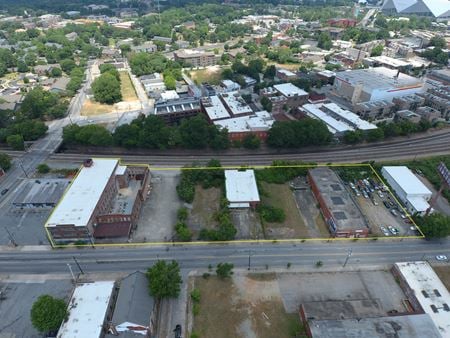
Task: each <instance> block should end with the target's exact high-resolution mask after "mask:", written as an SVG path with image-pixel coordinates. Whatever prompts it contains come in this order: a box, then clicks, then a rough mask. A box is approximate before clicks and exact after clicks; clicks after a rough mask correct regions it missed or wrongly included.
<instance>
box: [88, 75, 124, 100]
mask: <svg viewBox="0 0 450 338" xmlns="http://www.w3.org/2000/svg"><path fill="white" fill-rule="evenodd" d="M92 91H93V93H94V99H95V101H97V102H100V103H106V104H113V103H116V102H119V101H121V100H122V92H121V91H120V82H119V80H117V77H116V76H115V75H114V74H112V73H110V72H109V71H108V72H105V73H103V74H102V75H100V76H99V77H98V78H96V79H95V80H94V82H92Z"/></svg>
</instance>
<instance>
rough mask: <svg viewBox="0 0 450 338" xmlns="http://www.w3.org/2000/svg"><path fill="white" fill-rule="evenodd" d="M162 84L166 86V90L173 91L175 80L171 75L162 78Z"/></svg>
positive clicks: (175, 85)
mask: <svg viewBox="0 0 450 338" xmlns="http://www.w3.org/2000/svg"><path fill="white" fill-rule="evenodd" d="M164 84H165V85H166V88H167V89H169V90H174V89H176V87H177V81H176V80H175V78H174V77H173V75H172V74H168V75H165V76H164Z"/></svg>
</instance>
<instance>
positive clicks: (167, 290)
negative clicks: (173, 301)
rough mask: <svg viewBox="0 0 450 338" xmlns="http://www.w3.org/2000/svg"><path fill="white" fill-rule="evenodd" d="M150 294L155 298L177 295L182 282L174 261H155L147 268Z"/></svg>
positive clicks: (177, 266)
mask: <svg viewBox="0 0 450 338" xmlns="http://www.w3.org/2000/svg"><path fill="white" fill-rule="evenodd" d="M147 278H148V282H149V289H150V294H151V295H152V296H153V297H157V298H174V297H178V295H179V293H180V290H181V283H182V282H183V281H182V279H181V275H180V267H179V265H178V263H177V262H176V261H174V260H173V261H171V262H166V261H157V262H156V263H155V264H154V265H153V266H152V267H151V268H149V269H148V270H147Z"/></svg>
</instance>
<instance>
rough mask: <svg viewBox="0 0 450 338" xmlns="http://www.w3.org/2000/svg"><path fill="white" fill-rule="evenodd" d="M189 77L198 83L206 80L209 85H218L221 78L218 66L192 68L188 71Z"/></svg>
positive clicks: (220, 70)
mask: <svg viewBox="0 0 450 338" xmlns="http://www.w3.org/2000/svg"><path fill="white" fill-rule="evenodd" d="M190 77H191V79H192V80H194V81H195V82H196V83H198V84H201V83H203V82H208V83H209V84H211V85H218V84H219V83H220V80H221V79H222V69H221V68H220V67H219V66H212V67H208V68H205V69H199V70H194V71H192V72H191V73H190Z"/></svg>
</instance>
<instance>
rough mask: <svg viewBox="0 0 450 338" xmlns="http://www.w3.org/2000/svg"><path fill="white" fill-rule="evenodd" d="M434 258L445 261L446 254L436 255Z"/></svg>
mask: <svg viewBox="0 0 450 338" xmlns="http://www.w3.org/2000/svg"><path fill="white" fill-rule="evenodd" d="M436 259H437V260H438V261H446V260H447V256H446V255H437V256H436Z"/></svg>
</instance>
